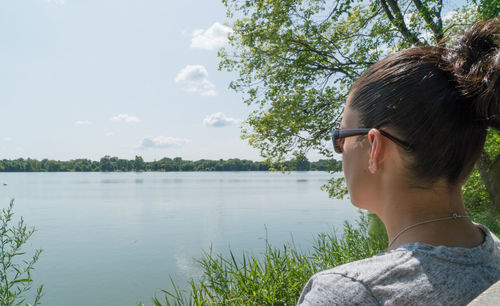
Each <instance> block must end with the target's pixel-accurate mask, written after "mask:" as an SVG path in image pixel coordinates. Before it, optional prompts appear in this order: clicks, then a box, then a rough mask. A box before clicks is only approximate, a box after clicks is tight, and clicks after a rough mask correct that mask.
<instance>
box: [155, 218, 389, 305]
mask: <svg viewBox="0 0 500 306" xmlns="http://www.w3.org/2000/svg"><path fill="white" fill-rule="evenodd" d="M371 218H372V217H370V216H367V215H364V214H363V215H362V216H361V218H360V220H359V221H358V223H357V225H356V226H353V225H351V224H350V223H347V222H346V223H345V224H344V228H343V232H342V234H341V235H336V234H335V233H333V234H319V235H318V236H317V238H316V239H315V240H314V243H313V246H312V248H311V250H310V251H301V250H299V249H297V248H296V247H295V246H294V244H293V243H287V244H285V245H283V246H281V247H273V246H271V245H270V244H269V243H268V241H267V240H266V241H265V243H266V247H265V251H264V252H263V253H262V254H259V255H248V254H243V255H242V256H241V257H238V258H237V257H236V256H235V254H234V253H233V252H230V253H229V256H227V257H224V256H222V255H221V254H214V253H213V252H211V251H210V252H207V253H205V254H204V255H203V256H202V257H201V258H200V259H198V260H197V261H198V263H199V265H200V267H201V269H202V275H201V276H200V277H199V278H197V279H191V280H190V281H189V286H188V287H189V289H187V290H183V289H180V286H179V284H175V283H174V282H173V281H172V287H173V289H171V290H169V291H167V290H162V294H161V296H156V297H154V298H153V302H154V304H155V305H214V304H217V305H242V304H243V305H295V304H296V303H297V300H298V298H299V296H300V292H301V290H302V288H303V287H304V285H305V284H306V282H307V281H308V279H309V278H310V277H311V276H312V275H313V274H314V273H316V272H318V271H321V270H325V269H329V268H332V267H335V266H338V265H341V264H344V263H348V262H351V261H354V260H359V259H363V258H367V257H370V256H373V255H375V254H378V253H380V252H382V251H383V250H384V249H385V248H386V246H387V237H386V235H385V234H384V233H380V232H378V231H376V230H373V229H370V228H369V226H368V224H369V223H370V219H371Z"/></svg>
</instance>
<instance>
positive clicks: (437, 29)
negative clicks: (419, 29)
mask: <svg viewBox="0 0 500 306" xmlns="http://www.w3.org/2000/svg"><path fill="white" fill-rule="evenodd" d="M413 3H415V6H416V7H417V10H418V11H419V12H420V13H421V14H422V16H423V17H424V20H425V22H426V23H427V25H428V26H429V28H431V30H432V33H434V38H435V39H436V41H437V42H439V41H440V40H441V39H443V28H442V24H441V22H440V21H441V16H439V15H437V16H436V14H438V13H435V14H434V16H436V17H437V19H438V20H439V21H438V22H439V23H438V24H436V23H435V22H434V20H433V19H432V16H431V12H430V10H429V7H427V5H424V4H423V3H422V1H420V0H413Z"/></svg>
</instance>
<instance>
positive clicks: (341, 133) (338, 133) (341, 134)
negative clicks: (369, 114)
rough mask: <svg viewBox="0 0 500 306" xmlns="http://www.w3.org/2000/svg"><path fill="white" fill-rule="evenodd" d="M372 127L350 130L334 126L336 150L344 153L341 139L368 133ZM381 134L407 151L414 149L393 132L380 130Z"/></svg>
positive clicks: (334, 146) (333, 137) (334, 145)
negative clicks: (393, 134)
mask: <svg viewBox="0 0 500 306" xmlns="http://www.w3.org/2000/svg"><path fill="white" fill-rule="evenodd" d="M370 130H371V129H348V130H340V129H336V128H333V129H332V141H333V148H334V149H335V152H337V153H338V154H342V153H343V152H344V149H343V143H342V144H341V143H340V140H341V139H344V138H347V137H353V136H361V135H368V132H369V131H370ZM378 131H379V132H380V134H382V135H383V136H385V137H387V138H389V139H390V140H392V141H393V142H394V143H395V144H397V145H399V146H400V147H401V148H403V149H404V150H405V151H406V152H411V151H413V147H412V146H411V145H410V144H409V143H407V142H405V141H402V140H400V139H398V138H396V137H394V136H392V135H391V134H389V133H387V132H386V131H384V130H378Z"/></svg>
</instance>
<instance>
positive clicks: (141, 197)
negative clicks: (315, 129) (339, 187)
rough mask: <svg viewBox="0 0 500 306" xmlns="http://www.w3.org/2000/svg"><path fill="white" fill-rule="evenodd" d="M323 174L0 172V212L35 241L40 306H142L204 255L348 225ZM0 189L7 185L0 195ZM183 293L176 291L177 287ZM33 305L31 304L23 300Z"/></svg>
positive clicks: (348, 211) (308, 240) (253, 248)
mask: <svg viewBox="0 0 500 306" xmlns="http://www.w3.org/2000/svg"><path fill="white" fill-rule="evenodd" d="M329 177H330V175H329V174H328V173H326V172H292V173H288V174H283V173H273V172H161V173H160V172H145V173H1V174H0V191H1V192H0V195H1V199H0V200H1V202H0V203H1V204H0V207H7V205H8V203H9V201H10V199H11V198H15V205H14V213H15V215H16V216H21V215H22V216H23V217H24V219H25V221H26V223H27V224H28V225H30V226H35V227H36V229H37V232H36V233H35V234H34V236H33V237H32V239H31V240H30V241H29V247H30V248H42V249H43V250H44V251H43V253H42V255H41V257H40V260H39V261H38V263H37V264H36V265H35V271H34V272H33V275H32V276H33V278H34V279H35V281H36V284H40V283H43V284H44V292H45V295H44V297H43V298H42V303H43V304H44V305H137V303H138V302H139V301H142V302H144V303H145V304H146V305H150V304H151V297H152V296H154V295H155V294H158V295H160V293H161V292H160V289H169V288H171V285H170V279H169V277H172V278H173V279H174V281H175V282H176V283H178V284H181V285H184V284H186V280H187V279H189V278H190V277H196V276H197V275H199V272H200V271H199V269H198V267H197V265H196V263H195V262H194V260H193V258H194V257H200V256H201V254H202V253H203V251H207V250H209V248H212V249H213V250H214V251H215V252H218V253H223V254H227V253H228V250H229V248H231V250H233V251H234V252H235V253H236V254H241V252H243V250H245V251H248V252H249V253H250V254H258V253H259V252H262V251H263V250H264V248H265V243H264V240H263V239H264V238H265V237H266V235H267V237H268V240H269V241H270V243H271V244H272V245H273V246H280V245H282V244H283V243H285V242H291V241H292V239H293V241H294V243H295V245H296V246H297V247H298V248H301V249H303V250H306V249H309V248H310V246H311V244H312V241H313V239H314V237H315V236H316V234H317V233H319V232H332V230H333V229H341V227H342V224H343V222H344V220H349V221H354V220H356V219H357V217H358V212H357V209H356V208H354V207H353V206H352V205H351V204H350V202H349V200H334V199H330V198H328V194H327V193H326V192H324V191H321V190H320V186H321V185H323V184H325V183H326V182H327V180H328V178H329ZM1 183H5V184H7V185H5V186H1ZM181 287H182V286H181ZM27 302H32V301H29V300H28V301H27Z"/></svg>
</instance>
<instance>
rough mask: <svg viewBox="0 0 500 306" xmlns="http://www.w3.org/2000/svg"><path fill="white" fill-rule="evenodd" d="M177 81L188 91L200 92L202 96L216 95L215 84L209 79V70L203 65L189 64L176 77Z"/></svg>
mask: <svg viewBox="0 0 500 306" xmlns="http://www.w3.org/2000/svg"><path fill="white" fill-rule="evenodd" d="M175 82H176V83H179V84H181V85H182V86H183V87H184V88H185V89H186V90H187V91H189V92H195V93H199V94H201V95H202V96H215V95H216V91H215V85H214V84H213V83H212V82H210V81H209V80H208V72H207V69H205V67H204V66H202V65H187V66H186V67H184V68H182V70H181V71H179V73H178V74H177V76H176V77H175Z"/></svg>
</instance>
